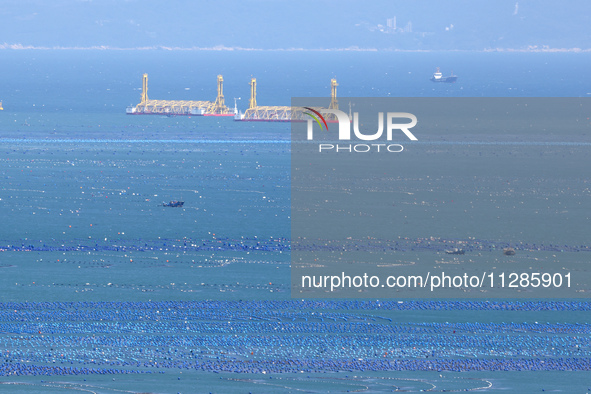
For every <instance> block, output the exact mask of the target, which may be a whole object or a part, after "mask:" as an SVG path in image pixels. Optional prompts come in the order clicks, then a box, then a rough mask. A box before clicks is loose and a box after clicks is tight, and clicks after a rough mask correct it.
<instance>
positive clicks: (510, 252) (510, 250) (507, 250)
mask: <svg viewBox="0 0 591 394" xmlns="http://www.w3.org/2000/svg"><path fill="white" fill-rule="evenodd" d="M503 254H504V255H505V256H513V255H514V254H515V249H513V248H503Z"/></svg>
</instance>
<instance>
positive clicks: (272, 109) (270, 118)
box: [234, 78, 339, 122]
mask: <svg viewBox="0 0 591 394" xmlns="http://www.w3.org/2000/svg"><path fill="white" fill-rule="evenodd" d="M337 86H338V84H337V80H336V79H332V80H331V102H330V106H329V108H330V109H339V104H338V101H337ZM319 109H320V108H319ZM304 112H305V109H304V108H294V107H291V106H279V105H274V106H269V105H257V80H256V78H252V79H251V80H250V100H249V107H248V109H247V110H246V112H244V114H237V115H236V117H235V118H234V119H235V120H241V121H247V122H256V121H259V122H291V121H292V120H301V121H303V120H307V119H308V117H307V116H304V115H305V114H304ZM331 116H332V115H328V116H327V119H328V118H330V117H331Z"/></svg>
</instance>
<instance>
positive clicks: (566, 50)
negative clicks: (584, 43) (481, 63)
mask: <svg viewBox="0 0 591 394" xmlns="http://www.w3.org/2000/svg"><path fill="white" fill-rule="evenodd" d="M0 49H6V50H44V51H51V50H63V51H65V50H69V51H72V50H78V51H87V50H99V51H155V50H156V51H159V50H163V51H238V52H253V51H254V52H424V53H429V52H517V53H585V52H591V48H585V49H584V48H550V47H547V46H543V47H539V46H536V45H532V46H528V47H527V48H483V49H398V48H361V47H357V46H351V47H345V48H268V49H265V48H245V47H227V46H223V45H217V46H213V47H170V46H164V45H154V46H144V47H128V48H122V47H114V46H109V45H95V46H88V47H78V46H74V47H70V46H51V47H49V46H37V45H22V44H7V43H4V44H0Z"/></svg>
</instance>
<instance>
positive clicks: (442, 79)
mask: <svg viewBox="0 0 591 394" xmlns="http://www.w3.org/2000/svg"><path fill="white" fill-rule="evenodd" d="M457 80H458V77H457V76H455V75H454V73H453V71H452V72H451V75H450V76H449V77H444V76H443V74H442V73H441V71H439V67H437V71H435V72H434V73H433V76H432V77H431V81H432V82H447V83H454V82H455V81H457Z"/></svg>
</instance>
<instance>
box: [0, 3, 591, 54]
mask: <svg viewBox="0 0 591 394" xmlns="http://www.w3.org/2000/svg"><path fill="white" fill-rule="evenodd" d="M392 18H396V27H394V26H393V23H392ZM388 19H390V26H388ZM590 26H591V1H589V0H565V1H561V2H559V1H556V0H519V1H515V0H403V1H400V0H377V1H353V0H342V1H336V0H316V1H309V0H298V1H284V0H253V1H247V0H243V1H236V0H221V1H186V0H185V1H180V0H167V1H162V0H161V1H153V0H142V1H139V0H137V1H136V0H52V1H46V0H0V45H2V47H3V48H10V47H20V46H23V47H45V48H54V47H96V46H104V47H109V48H142V47H165V48H214V47H218V48H219V47H225V48H247V49H266V50H271V49H306V50H318V49H344V48H349V49H351V48H360V49H378V50H384V49H388V50H491V49H517V50H524V49H532V48H551V49H555V48H581V49H591V27H590Z"/></svg>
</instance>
